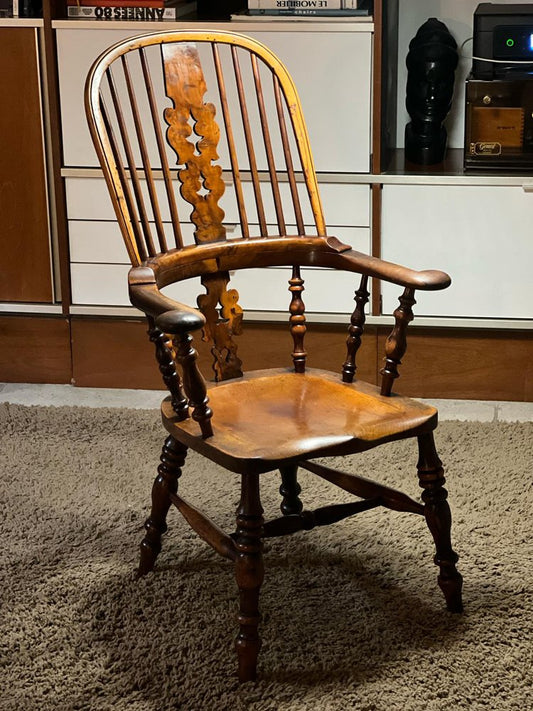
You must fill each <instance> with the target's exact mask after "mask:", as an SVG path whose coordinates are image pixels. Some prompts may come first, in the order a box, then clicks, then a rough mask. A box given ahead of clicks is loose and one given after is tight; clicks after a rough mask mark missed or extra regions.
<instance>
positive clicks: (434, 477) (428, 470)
mask: <svg viewBox="0 0 533 711" xmlns="http://www.w3.org/2000/svg"><path fill="white" fill-rule="evenodd" d="M418 451H419V460H418V465H417V468H418V478H419V481H420V486H421V487H422V488H423V489H424V491H423V493H422V500H423V502H424V504H425V507H424V514H425V517H426V522H427V525H428V528H429V530H430V532H431V534H432V536H433V539H434V541H435V547H436V555H435V559H434V560H435V564H436V565H438V566H439V569H440V575H439V577H438V583H439V587H440V588H441V590H442V592H443V593H444V597H445V598H446V605H447V607H448V610H450V612H462V610H463V603H462V598H461V590H462V586H463V579H462V577H461V575H460V573H459V572H458V571H457V569H456V567H455V564H456V563H457V560H458V558H459V557H458V555H457V553H455V551H454V550H453V549H452V542H451V525H452V515H451V511H450V507H449V505H448V502H447V500H446V499H447V497H448V492H447V491H446V489H445V488H444V484H445V482H446V479H445V478H444V470H443V468H442V463H441V461H440V459H439V457H438V455H437V450H436V449H435V442H434V440H433V433H429V434H425V435H421V436H420V437H419V438H418Z"/></svg>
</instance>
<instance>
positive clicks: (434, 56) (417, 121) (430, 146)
mask: <svg viewBox="0 0 533 711" xmlns="http://www.w3.org/2000/svg"><path fill="white" fill-rule="evenodd" d="M457 62H458V53H457V43H456V41H455V40H454V38H453V37H452V35H451V34H450V32H449V30H448V28H447V27H446V25H445V24H444V23H443V22H440V20H437V19H436V18H434V17H432V18H430V19H429V20H427V21H426V22H425V23H424V24H423V25H422V26H421V27H420V28H419V29H418V31H417V33H416V35H415V36H414V37H413V39H412V40H411V42H410V44H409V52H408V53H407V59H406V64H407V96H406V107H407V112H408V113H409V116H410V118H411V121H410V122H409V123H408V124H407V126H406V128H405V157H406V160H408V161H409V162H411V163H416V164H419V165H432V164H435V163H440V162H441V161H442V160H443V158H444V154H445V152H446V141H447V133H446V129H445V127H444V126H443V125H442V122H443V121H444V119H445V118H446V116H447V114H448V112H449V110H450V107H451V104H452V97H453V84H454V78H455V69H456V67H457Z"/></svg>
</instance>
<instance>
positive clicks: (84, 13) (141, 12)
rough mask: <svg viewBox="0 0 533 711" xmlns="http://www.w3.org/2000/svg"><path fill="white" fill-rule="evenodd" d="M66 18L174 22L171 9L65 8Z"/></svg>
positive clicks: (173, 14) (174, 12) (175, 15)
mask: <svg viewBox="0 0 533 711" xmlns="http://www.w3.org/2000/svg"><path fill="white" fill-rule="evenodd" d="M67 17H69V18H73V19H84V20H153V21H157V20H175V19H176V18H177V17H179V15H178V14H177V12H176V9H175V8H173V7H165V8H163V7H132V6H131V5H130V6H129V7H95V6H93V7H88V6H84V7H78V6H77V5H74V6H72V5H71V6H69V7H67Z"/></svg>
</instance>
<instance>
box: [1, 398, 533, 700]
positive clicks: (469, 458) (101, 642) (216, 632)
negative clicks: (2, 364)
mask: <svg viewBox="0 0 533 711" xmlns="http://www.w3.org/2000/svg"><path fill="white" fill-rule="evenodd" d="M532 435H533V425H532V424H531V423H525V424H495V423H493V424H476V423H456V422H444V423H442V424H441V425H440V427H439V429H438V431H437V444H438V447H439V451H440V453H441V457H442V459H443V461H444V463H445V465H446V467H447V474H448V477H447V478H448V488H449V491H450V502H451V505H452V510H453V514H454V544H455V548H456V550H457V551H458V553H459V554H460V556H461V560H460V564H459V565H460V570H461V571H462V573H463V575H464V578H465V587H464V597H465V613H464V614H463V615H453V614H450V613H448V612H446V610H445V606H444V602H443V598H442V596H441V593H440V590H439V589H438V587H437V584H436V573H437V569H436V568H435V566H434V565H433V563H432V554H433V547H432V541H431V539H430V536H429V533H428V532H427V530H426V527H425V523H424V521H423V519H422V518H420V517H416V516H410V515H408V514H400V513H393V512H389V511H385V510H383V509H376V510H372V511H369V512H366V513H363V514H360V515H359V516H356V517H355V518H353V519H351V520H347V521H344V522H342V523H340V524H336V525H334V526H331V527H328V528H323V529H319V530H317V529H315V530H314V531H311V532H308V533H299V534H295V535H294V536H292V537H289V538H285V539H283V540H277V541H275V542H269V543H268V545H267V550H266V570H267V572H266V578H265V583H264V587H263V594H262V610H263V617H264V619H263V622H262V625H261V634H262V637H263V649H262V653H261V657H260V677H261V678H260V680H259V681H258V682H257V683H252V684H245V685H243V686H241V687H239V686H238V684H237V682H236V676H235V657H234V652H233V638H234V636H235V632H236V626H235V612H236V590H235V584H234V580H233V574H232V570H231V566H230V564H229V563H228V562H226V561H224V560H222V559H219V558H218V557H217V556H216V554H215V553H213V552H211V550H210V549H209V548H208V547H207V546H206V545H205V544H204V543H203V542H202V541H200V540H199V539H198V538H197V536H196V535H195V534H194V533H193V532H191V531H190V529H189V528H188V526H187V525H186V523H185V522H184V521H183V520H182V519H181V517H180V515H179V514H178V512H176V511H172V512H171V514H170V516H169V524H170V526H169V533H168V534H167V535H166V537H165V539H164V546H163V552H162V553H161V555H160V558H159V563H158V566H157V569H156V571H154V573H151V574H150V575H148V576H146V577H145V578H144V579H141V580H136V579H135V575H134V571H135V567H136V564H137V551H138V544H139V541H140V539H141V537H142V524H143V521H144V519H145V517H146V515H147V512H148V503H149V493H150V488H151V484H152V481H153V477H154V474H155V469H156V466H157V464H158V459H159V451H160V446H161V444H162V441H163V439H164V432H163V430H162V427H161V425H160V422H159V415H158V413H157V412H154V411H148V410H141V411H133V410H120V409H86V408H68V407H58V408H52V407H24V406H18V405H6V404H4V405H0V437H1V441H0V461H1V472H2V488H1V493H0V502H1V512H2V524H1V526H2V527H1V530H2V555H1V563H0V564H1V579H0V599H1V608H0V615H1V620H0V622H1V629H0V675H1V678H0V687H1V689H2V690H1V692H0V708H1V709H2V711H12V710H13V711H14V710H16V711H49V710H52V709H53V710H54V711H71V710H74V709H91V710H92V709H95V710H98V711H100V710H102V711H121V710H122V709H128V711H163V710H165V711H166V710H173V709H183V710H185V711H226V710H227V711H234V710H236V711H241V710H244V709H250V710H253V711H263V710H264V711H278V710H283V711H296V710H301V709H302V710H303V709H305V710H309V711H322V710H324V711H330V710H331V711H333V710H337V709H338V710H339V711H340V710H341V709H342V710H343V711H344V710H346V709H358V710H360V711H371V710H372V711H385V710H386V711H396V710H398V711H412V710H417V711H418V710H420V711H422V710H424V711H426V710H428V709H429V710H433V709H445V710H446V711H448V710H455V709H490V710H491V711H493V710H496V711H500V710H501V709H516V710H517V711H526V710H527V709H531V708H533V693H532V683H533V678H532V669H533V654H532V649H533V639H532V632H533V630H532V627H533V601H532V590H533V580H532V566H531V562H532V559H533V550H532V541H533V535H532V534H533V525H532V515H531V512H532V511H533V496H532V495H533V491H532V476H531V471H532V467H531V465H532V462H533V456H532V455H533V451H532ZM336 464H337V465H341V466H343V467H344V468H345V469H346V470H350V469H352V470H353V471H355V467H357V470H358V471H360V472H361V473H365V474H366V475H367V476H375V477H376V478H379V479H380V480H381V481H383V482H384V483H386V484H388V485H392V486H394V485H396V486H401V487H402V488H403V489H404V490H406V491H407V493H410V494H411V495H414V496H417V495H418V485H417V479H416V469H415V464H416V452H415V451H414V447H413V444H412V443H399V444H397V443H395V444H391V445H388V447H385V448H382V452H381V453H379V454H378V453H377V452H376V453H366V454H364V455H360V456H359V457H358V458H354V459H352V460H346V461H344V462H341V461H337V463H336ZM301 483H302V487H303V499H304V502H305V505H306V506H307V507H313V506H320V505H323V504H325V503H332V502H338V501H342V500H345V499H344V494H343V493H342V492H340V491H337V490H335V489H333V488H332V487H330V486H329V485H328V484H326V483H325V482H321V481H319V480H315V478H314V477H313V476H312V475H311V474H307V473H302V475H301ZM278 486H279V482H278V481H277V479H276V477H275V476H274V475H270V476H269V475H266V476H265V478H264V489H263V504H264V507H265V511H266V512H267V514H269V515H276V512H277V507H278V505H279V496H278V493H277V487H278ZM180 490H181V492H182V493H183V495H184V496H186V497H187V498H189V499H190V500H192V501H193V502H197V503H200V502H203V506H204V508H205V509H206V511H207V512H208V513H210V514H211V515H212V516H213V517H214V518H215V519H216V520H217V521H218V523H219V524H220V525H221V526H222V527H224V528H226V530H230V531H231V530H232V529H233V515H232V512H233V511H234V510H235V506H236V502H237V500H238V481H237V477H234V476H233V475H229V474H227V473H225V472H224V471H223V470H221V469H218V468H217V467H215V466H213V465H211V464H205V463H203V462H202V461H201V460H200V459H199V458H198V457H197V456H196V455H194V454H191V455H190V458H189V459H188V465H187V466H186V469H185V473H184V475H183V477H182V479H181V489H180ZM346 500H348V496H347V495H346ZM220 511H224V512H225V513H224V514H223V515H220V514H219V512H220Z"/></svg>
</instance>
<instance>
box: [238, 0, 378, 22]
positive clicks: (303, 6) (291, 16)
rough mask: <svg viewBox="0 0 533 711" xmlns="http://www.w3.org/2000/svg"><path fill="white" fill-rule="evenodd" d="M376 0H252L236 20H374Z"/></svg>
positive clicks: (249, 0)
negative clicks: (374, 0) (374, 2)
mask: <svg viewBox="0 0 533 711" xmlns="http://www.w3.org/2000/svg"><path fill="white" fill-rule="evenodd" d="M371 14H372V0H248V9H247V10H244V11H243V12H240V13H237V14H235V15H232V16H231V19H232V20H246V19H248V20H252V21H253V20H281V19H284V20H303V19H314V20H325V19H332V20H340V19H346V20H354V19H363V18H365V17H367V18H370V16H371Z"/></svg>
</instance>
